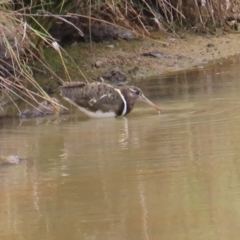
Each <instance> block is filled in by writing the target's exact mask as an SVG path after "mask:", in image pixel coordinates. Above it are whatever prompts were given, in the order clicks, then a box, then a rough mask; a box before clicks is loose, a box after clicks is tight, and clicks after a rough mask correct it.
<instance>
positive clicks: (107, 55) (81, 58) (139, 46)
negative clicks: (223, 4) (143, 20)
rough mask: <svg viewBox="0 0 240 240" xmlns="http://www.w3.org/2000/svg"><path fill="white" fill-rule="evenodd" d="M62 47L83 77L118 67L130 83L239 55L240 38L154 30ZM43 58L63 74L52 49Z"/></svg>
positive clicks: (76, 76) (75, 77) (73, 69)
mask: <svg viewBox="0 0 240 240" xmlns="http://www.w3.org/2000/svg"><path fill="white" fill-rule="evenodd" d="M65 49H66V51H67V53H68V54H69V55H70V56H71V57H72V58H73V59H74V61H75V63H76V64H77V66H78V67H79V68H80V69H81V71H82V72H83V73H84V75H85V76H86V78H87V79H96V78H97V77H99V76H103V75H104V74H106V73H107V72H108V71H109V69H112V68H114V67H121V68H122V69H123V72H124V73H125V74H126V76H127V79H128V81H130V82H131V81H138V80H141V79H144V78H149V77H152V76H160V75H165V74H168V73H173V72H175V71H181V70H187V69H192V68H195V67H203V66H205V65H208V64H212V63H214V62H217V61H218V60H221V59H226V58H228V57H230V56H233V55H237V54H240V41H239V34H238V32H236V33H227V34H222V33H221V34H219V35H218V34H216V35H208V36H207V35H196V34H189V33H182V34H179V35H178V36H177V37H174V36H171V35H162V34H158V33H155V36H154V38H152V39H150V38H145V39H141V40H134V41H114V42H112V43H109V42H104V43H93V44H92V47H91V46H90V44H89V43H79V44H77V43H74V44H72V46H68V47H66V48H65ZM47 57H48V59H49V60H50V61H52V66H53V68H54V70H55V72H56V73H57V74H60V75H61V76H63V75H64V73H63V68H62V66H61V61H60V60H57V58H58V57H57V56H54V54H53V52H52V50H49V51H48V53H47ZM68 68H69V73H70V76H71V79H72V80H74V81H76V80H77V81H80V80H84V78H83V76H81V74H80V73H79V71H78V70H77V69H76V67H75V66H74V64H71V63H68ZM51 77H52V76H51ZM51 77H49V79H50V78H51ZM40 78H42V77H40ZM64 78H65V77H64V76H63V79H64ZM65 79H66V78H65ZM46 80H47V79H46V78H44V83H45V84H46ZM66 81H67V79H66ZM51 83H52V81H51Z"/></svg>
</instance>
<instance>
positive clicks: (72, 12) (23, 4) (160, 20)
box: [0, 0, 239, 107]
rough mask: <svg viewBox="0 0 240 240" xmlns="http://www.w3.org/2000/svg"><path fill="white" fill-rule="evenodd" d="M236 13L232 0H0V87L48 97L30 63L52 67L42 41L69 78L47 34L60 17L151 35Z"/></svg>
mask: <svg viewBox="0 0 240 240" xmlns="http://www.w3.org/2000/svg"><path fill="white" fill-rule="evenodd" d="M238 13H239V4H238V1H236V0H235V1H234V0H186V1H183V0H152V1H146V0H139V1H137V0H131V1H128V0H118V1H116V0H115V1H114V0H112V1H107V0H101V1H100V0H92V1H91V0H88V1H83V0H78V1H77V0H75V1H71V0H68V1H64V0H54V1H51V2H50V1H49V2H48V1H40V0H35V1H27V0H25V1H24V0H17V1H13V0H5V1H4V0H3V1H0V61H1V66H0V90H1V92H2V93H4V95H7V96H8V97H9V98H10V99H16V98H20V99H22V100H24V101H27V102H30V100H34V101H36V102H38V101H39V99H42V98H43V99H48V100H50V98H49V96H48V94H47V93H46V92H45V91H44V90H43V89H42V88H41V87H40V86H39V84H38V82H37V81H35V79H34V77H33V74H32V69H31V68H30V67H29V63H31V65H32V63H33V62H34V61H38V62H40V63H41V64H42V66H43V67H44V68H45V69H47V71H51V67H50V66H49V65H48V63H47V62H45V61H44V57H43V54H42V51H43V49H44V46H46V45H47V46H53V47H54V48H55V50H56V51H57V52H58V53H59V54H60V57H61V59H62V63H63V66H64V69H65V72H66V75H67V76H68V77H69V75H68V71H67V68H66V67H65V64H64V61H63V58H62V55H61V51H62V50H61V49H60V48H59V46H58V45H57V43H56V42H55V39H53V38H52V36H51V35H50V34H49V30H50V29H51V27H53V26H54V25H53V24H54V23H55V22H56V21H59V20H61V21H63V22H64V23H67V24H68V25H69V26H70V27H71V28H74V29H75V31H77V32H78V34H79V35H83V33H82V31H81V29H83V28H86V27H87V28H89V29H90V26H91V25H92V24H94V23H95V22H103V23H110V24H114V25H117V26H121V27H124V28H127V29H131V30H132V31H134V32H135V33H138V34H140V35H151V31H153V30H161V31H165V32H176V33H177V31H178V29H186V30H193V31H196V32H205V33H206V32H208V33H209V32H214V31H215V30H216V28H219V27H221V28H224V27H225V25H226V18H228V17H232V19H234V20H236V21H237V19H238V17H239V16H238ZM90 33H91V32H90ZM90 41H91V38H90ZM53 43H54V44H53ZM51 72H52V74H55V73H54V72H53V71H51ZM69 80H70V79H69ZM59 82H62V80H61V79H60V78H59ZM50 101H51V100H50ZM2 105H3V104H2ZM0 107H1V95H0Z"/></svg>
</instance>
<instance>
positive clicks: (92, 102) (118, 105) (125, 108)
mask: <svg viewBox="0 0 240 240" xmlns="http://www.w3.org/2000/svg"><path fill="white" fill-rule="evenodd" d="M61 96H62V97H63V98H64V99H66V100H67V101H69V102H70V103H72V104H74V105H75V106H77V107H78V108H79V109H80V110H81V111H85V110H87V111H88V112H91V113H96V112H97V111H101V112H102V113H108V114H110V113H112V114H111V116H121V115H126V114H128V113H130V112H131V111H132V109H133V106H134V103H135V102H136V100H142V101H148V103H149V104H151V102H150V101H149V100H148V99H146V98H145V96H144V95H143V93H142V91H141V90H140V89H139V88H137V87H133V86H122V87H120V88H115V87H113V86H111V85H108V84H105V83H99V82H95V83H89V84H88V83H84V82H74V83H66V84H64V85H63V86H62V87H61ZM152 106H153V107H155V108H157V106H155V105H154V104H152ZM157 109H158V108H157ZM158 110H159V109H158ZM85 113H87V112H86V111H85ZM87 114H88V113H87ZM88 115H89V114H88Z"/></svg>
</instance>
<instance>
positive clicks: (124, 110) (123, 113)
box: [114, 88, 127, 116]
mask: <svg viewBox="0 0 240 240" xmlns="http://www.w3.org/2000/svg"><path fill="white" fill-rule="evenodd" d="M114 90H115V91H116V92H117V93H118V94H119V95H120V97H121V98H122V100H123V104H124V107H123V111H122V114H121V116H124V115H125V114H126V113H127V102H126V100H125V98H124V96H123V95H122V93H121V91H120V90H119V89H117V88H114Z"/></svg>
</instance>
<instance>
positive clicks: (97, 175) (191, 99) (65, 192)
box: [0, 64, 240, 240]
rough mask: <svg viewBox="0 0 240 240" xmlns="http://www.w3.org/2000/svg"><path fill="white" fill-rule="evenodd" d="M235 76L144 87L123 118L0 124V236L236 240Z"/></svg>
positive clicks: (224, 72) (239, 83)
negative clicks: (142, 98) (14, 160)
mask: <svg viewBox="0 0 240 240" xmlns="http://www.w3.org/2000/svg"><path fill="white" fill-rule="evenodd" d="M239 75H240V69H239V67H238V65H234V64H229V65H224V66H223V65H217V66H213V67H209V68H206V69H201V70H197V71H190V72H186V73H182V74H179V75H173V76H170V77H168V78H164V79H157V80H153V81H146V82H144V83H142V84H141V85H138V86H140V87H141V88H142V89H143V90H144V92H145V95H146V96H148V97H149V98H150V99H151V100H153V101H154V102H155V103H157V104H158V105H159V106H161V107H162V115H158V114H156V112H154V110H152V109H151V108H148V107H147V106H146V105H144V104H138V105H136V107H135V109H134V112H133V113H132V114H130V115H129V116H128V117H126V118H118V119H88V118H86V117H85V116H84V115H82V114H81V113H79V112H74V113H72V114H71V115H70V116H63V117H61V118H60V119H58V118H53V119H44V120H39V119H38V120H36V119H35V120H32V121H25V122H19V120H17V119H13V120H12V119H5V120H2V121H1V122H0V155H10V154H16V155H19V156H22V157H23V158H24V159H23V160H22V162H21V163H20V164H18V165H15V166H5V167H0V216H1V217H0V239H1V240H3V239H8V240H11V239H14V240H15V239H24V240H32V239H34V240H38V239H39V240H43V239H48V240H52V239H57V240H65V239H71V240H72V239H87V240H90V239H93V240H96V239H98V240H99V239H103V240H106V239H110V240H112V239H114V240H115V239H116V240H122V239H125V240H127V239H129V240H130V239H137V240H141V239H143V240H145V239H146V240H148V239H170V240H176V239H177V240H178V239H184V240H185V239H189V240H190V239H191V240H192V239H194V240H195V239H204V240H206V239H223V240H229V239H239V235H240V228H239V222H240V79H239Z"/></svg>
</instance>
